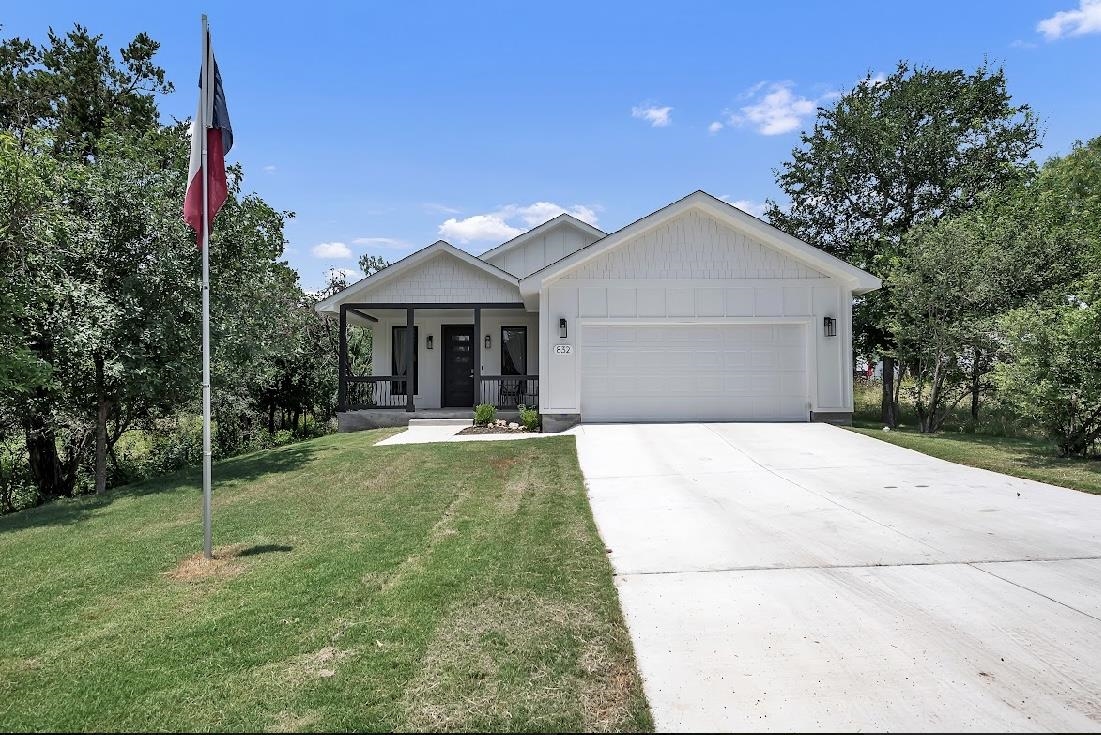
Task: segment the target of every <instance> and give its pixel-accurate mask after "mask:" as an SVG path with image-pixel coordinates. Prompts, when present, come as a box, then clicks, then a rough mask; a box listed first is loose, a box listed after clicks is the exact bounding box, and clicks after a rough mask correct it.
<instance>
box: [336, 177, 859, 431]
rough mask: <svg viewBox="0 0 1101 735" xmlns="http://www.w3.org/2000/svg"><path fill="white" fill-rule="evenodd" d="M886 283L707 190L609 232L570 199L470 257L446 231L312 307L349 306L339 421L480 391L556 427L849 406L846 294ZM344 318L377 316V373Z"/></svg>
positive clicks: (390, 420)
mask: <svg viewBox="0 0 1101 735" xmlns="http://www.w3.org/2000/svg"><path fill="white" fill-rule="evenodd" d="M879 286H880V282H879V279H878V278H876V277H875V276H872V275H871V274H869V273H866V272H865V271H863V270H860V269H859V268H856V267H854V266H852V265H849V264H848V263H845V262H844V261H841V260H839V259H837V258H835V257H833V256H832V255H829V254H827V253H825V252H823V251H821V250H818V249H817V248H814V247H812V246H810V245H808V244H806V243H804V242H802V241H800V240H798V239H796V238H794V237H791V236H789V235H786V234H784V233H782V232H780V231H779V230H777V229H775V228H774V227H771V226H770V225H768V224H766V223H764V222H762V221H761V220H759V219H757V218H755V217H752V216H750V215H748V214H746V213H745V212H742V211H741V210H740V209H737V208H736V207H733V206H731V205H729V204H727V203H725V202H723V201H720V200H719V199H716V198H715V197H713V196H711V195H709V194H707V193H705V192H702V191H697V192H694V193H692V194H689V195H688V196H686V197H685V198H683V199H681V200H679V201H677V202H674V203H673V204H670V205H668V206H666V207H663V208H661V209H659V210H658V211H656V212H654V213H652V214H650V215H647V216H646V217H643V218H642V219H640V220H638V221H636V222H633V223H631V224H630V225H628V226H626V227H624V228H623V229H621V230H619V231H617V232H614V233H612V234H605V233H604V232H601V231H600V230H598V229H596V228H595V227H592V226H591V225H588V224H586V223H584V222H581V221H580V220H577V219H575V218H573V217H571V216H569V215H565V214H564V215H561V216H559V217H556V218H554V219H552V220H550V221H548V222H545V223H543V224H542V225H539V226H538V227H536V228H535V229H533V230H531V231H530V232H527V233H524V234H523V235H520V236H518V237H516V238H514V239H512V240H510V241H508V242H506V243H504V244H503V245H500V246H499V247H496V248H494V249H492V250H489V251H488V252H485V253H483V254H482V255H481V256H478V257H475V256H473V255H470V254H469V253H467V252H465V251H463V250H460V249H458V248H455V247H453V246H451V245H450V244H448V243H446V242H444V241H442V240H441V241H439V242H436V243H433V244H432V245H429V246H428V247H426V248H424V249H422V250H419V251H417V252H416V253H413V254H412V255H410V256H409V257H407V258H405V259H403V260H401V261H399V262H397V263H394V264H393V265H391V266H389V267H388V268H385V269H383V270H382V271H379V272H378V273H375V274H373V275H371V276H369V277H367V278H364V279H363V280H361V281H359V282H357V283H355V284H353V285H351V286H349V287H348V288H346V289H344V290H343V291H341V292H340V293H337V294H335V295H334V296H331V297H330V298H328V299H326V300H325V301H323V302H321V303H320V304H318V306H317V308H318V310H319V311H321V312H327V313H332V314H339V316H340V323H341V369H340V399H339V404H340V406H339V417H340V425H341V428H342V429H343V430H349V429H354V428H364V427H370V426H380V425H393V424H397V423H401V422H403V421H405V420H407V419H408V418H409V417H410V416H415V415H417V412H418V411H419V412H425V411H430V410H433V409H446V408H455V409H469V408H471V407H472V406H474V405H475V404H478V403H484V402H488V403H494V404H496V405H497V406H498V407H499V408H503V409H509V408H515V406H516V405H517V404H520V403H524V404H527V405H537V406H538V407H539V412H540V414H542V417H543V426H544V430H549V431H556V430H561V429H563V428H565V427H568V426H571V425H573V424H575V423H577V422H579V421H582V420H584V421H590V422H591V421H695V420H708V421H815V420H828V421H847V420H848V419H849V418H850V417H851V415H852V410H853V397H852V373H853V371H852V367H853V366H852V361H853V352H852V303H853V297H854V296H856V295H860V294H864V293H867V292H868V291H872V290H874V289H876V288H879ZM348 324H358V325H360V326H366V327H368V328H370V329H371V330H372V331H373V340H374V341H373V345H374V352H373V364H372V366H371V371H370V373H369V374H367V373H366V371H365V370H364V371H361V372H360V373H356V372H355V371H354V370H352V369H351V367H350V366H349V365H348V364H347V358H346V354H347V352H346V349H345V348H344V338H345V335H346V333H347V325H348ZM410 335H411V339H410V338H409V336H410ZM410 375H411V377H410ZM410 380H411V381H412V384H413V385H412V391H409V390H408V381H410ZM437 413H438V412H437Z"/></svg>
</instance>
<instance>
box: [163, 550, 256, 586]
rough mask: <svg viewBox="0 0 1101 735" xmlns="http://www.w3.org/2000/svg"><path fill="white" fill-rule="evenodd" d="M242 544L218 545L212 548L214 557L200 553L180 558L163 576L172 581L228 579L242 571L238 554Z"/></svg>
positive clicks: (242, 566)
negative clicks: (209, 557)
mask: <svg viewBox="0 0 1101 735" xmlns="http://www.w3.org/2000/svg"><path fill="white" fill-rule="evenodd" d="M245 548H246V546H245V545H244V544H233V545H232V546H219V547H218V548H216V549H214V558H213V559H206V558H204V557H203V555H202V553H201V552H200V553H198V554H192V555H191V556H188V557H186V558H184V559H182V560H180V563H179V564H177V565H176V566H175V567H174V568H173V569H171V570H169V571H167V572H165V573H164V576H165V577H167V578H168V579H171V580H172V581H174V582H199V581H202V580H204V579H229V578H230V577H236V576H237V575H238V574H240V573H241V572H242V571H244V565H243V564H242V563H241V561H240V559H239V556H240V554H241V552H242V551H244V550H245Z"/></svg>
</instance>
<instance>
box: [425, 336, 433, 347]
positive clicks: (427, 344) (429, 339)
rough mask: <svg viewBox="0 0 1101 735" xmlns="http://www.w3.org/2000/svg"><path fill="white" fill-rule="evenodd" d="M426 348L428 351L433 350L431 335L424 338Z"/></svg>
mask: <svg viewBox="0 0 1101 735" xmlns="http://www.w3.org/2000/svg"><path fill="white" fill-rule="evenodd" d="M424 347H425V349H428V350H430V349H432V335H431V334H430V335H428V336H427V337H425V338H424Z"/></svg>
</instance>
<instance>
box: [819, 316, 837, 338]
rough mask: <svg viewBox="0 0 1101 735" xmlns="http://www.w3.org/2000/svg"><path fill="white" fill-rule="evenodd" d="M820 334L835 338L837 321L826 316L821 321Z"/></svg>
mask: <svg viewBox="0 0 1101 735" xmlns="http://www.w3.org/2000/svg"><path fill="white" fill-rule="evenodd" d="M822 334H824V335H825V336H827V337H836V336H837V320H836V319H834V318H833V317H832V316H827V317H825V318H823V319H822Z"/></svg>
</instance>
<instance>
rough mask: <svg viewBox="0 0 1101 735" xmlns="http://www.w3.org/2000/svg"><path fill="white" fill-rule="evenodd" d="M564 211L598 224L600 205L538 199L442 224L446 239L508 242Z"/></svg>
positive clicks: (464, 241) (592, 223)
mask: <svg viewBox="0 0 1101 735" xmlns="http://www.w3.org/2000/svg"><path fill="white" fill-rule="evenodd" d="M560 214H570V215H572V216H574V217H576V218H577V219H579V220H582V221H584V222H588V223H589V224H590V225H594V226H595V225H596V218H597V208H596V207H593V206H587V205H584V204H575V205H574V206H572V207H563V206H562V205H560V204H555V203H554V202H535V203H534V204H528V205H518V204H506V205H504V206H503V207H499V208H498V209H496V210H495V211H493V212H487V213H485V214H476V215H474V216H472V217H466V218H465V219H457V218H455V217H450V218H448V219H447V220H445V221H444V223H443V224H441V225H440V227H439V233H440V236H441V237H443V238H444V239H446V240H451V241H454V242H458V243H468V242H474V241H478V240H482V241H484V240H492V241H496V242H505V241H506V240H511V239H512V238H514V237H516V236H517V235H520V234H523V233H524V232H527V231H528V230H530V229H531V228H533V227H536V226H538V225H541V224H543V223H544V222H546V221H547V220H549V219H553V218H555V217H557V216H558V215H560Z"/></svg>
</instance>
